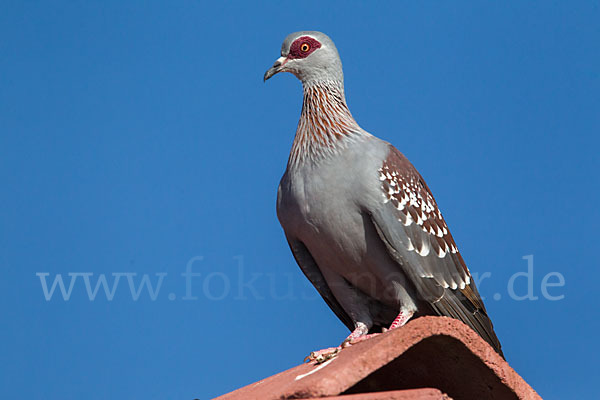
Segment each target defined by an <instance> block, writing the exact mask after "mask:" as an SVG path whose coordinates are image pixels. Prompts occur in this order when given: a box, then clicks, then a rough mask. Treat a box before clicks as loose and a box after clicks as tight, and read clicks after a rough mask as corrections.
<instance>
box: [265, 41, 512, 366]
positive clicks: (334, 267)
mask: <svg viewBox="0 0 600 400" xmlns="http://www.w3.org/2000/svg"><path fill="white" fill-rule="evenodd" d="M281 55H282V56H281V58H280V59H278V60H277V62H276V63H275V65H274V66H273V67H272V68H271V69H269V70H268V71H267V73H266V74H265V80H266V79H269V78H270V77H271V76H273V75H274V74H276V73H278V72H292V73H293V74H294V75H296V76H297V77H298V78H299V79H300V80H301V81H302V83H303V88H304V102H303V107H302V113H301V117H300V122H299V123H298V128H297V131H296V137H295V140H294V144H293V146H292V150H291V153H290V159H289V161H288V166H287V169H286V171H285V174H284V176H283V178H282V180H281V183H280V186H279V190H278V195H277V214H278V217H279V220H280V222H281V225H282V227H283V229H284V231H285V235H286V238H287V240H288V243H289V245H290V248H291V249H292V252H293V254H294V257H295V258H296V261H297V262H298V264H299V266H300V268H301V269H302V271H303V272H304V274H305V275H306V276H307V278H308V279H309V280H310V281H311V283H312V284H313V285H314V286H315V287H316V289H317V290H318V292H319V293H320V295H321V296H322V297H323V298H324V300H325V301H326V303H327V304H328V305H329V307H330V308H331V309H332V310H333V311H334V312H335V314H336V315H337V316H338V318H340V320H342V322H343V323H344V324H345V325H346V326H347V327H348V328H349V329H350V330H351V331H353V335H355V336H354V337H358V336H362V335H364V334H366V333H367V332H374V331H380V330H381V329H382V328H387V326H389V325H390V324H391V323H392V321H394V318H395V317H396V316H398V315H405V316H407V318H406V319H408V318H410V317H411V316H413V315H417V316H418V315H428V314H431V315H446V316H449V317H453V318H457V319H459V320H461V321H463V322H464V323H466V324H467V325H469V326H470V327H471V328H473V329H474V330H475V331H476V332H478V333H479V334H480V335H481V336H482V337H483V338H484V339H485V340H487V341H488V342H489V343H490V344H491V345H492V346H493V347H494V348H495V349H496V351H498V352H499V353H500V354H502V351H501V348H500V343H499V341H498V339H497V337H496V335H495V333H494V330H493V327H492V324H491V321H490V320H489V318H488V316H487V313H486V310H485V307H484V306H483V303H482V301H481V298H480V296H479V293H478V292H477V289H476V287H475V284H474V282H472V280H471V275H470V273H469V271H468V269H467V267H466V265H465V263H464V261H463V259H462V257H461V255H460V253H459V252H458V249H457V247H456V244H455V242H454V239H453V238H452V236H451V234H450V232H449V230H448V227H447V225H446V223H445V221H444V219H443V218H442V215H441V213H440V212H439V209H438V207H437V204H436V202H435V200H434V198H433V195H432V194H431V191H430V190H429V188H428V187H427V185H426V184H425V182H424V180H423V178H422V177H421V176H420V174H419V173H418V172H417V170H416V169H415V168H414V167H413V166H412V164H410V162H409V161H408V160H407V159H406V158H405V157H404V156H403V155H402V154H401V153H400V152H399V151H398V150H396V149H395V148H394V147H393V146H392V145H390V144H389V143H387V142H385V141H382V140H380V139H378V138H376V137H375V136H373V135H371V134H369V133H368V132H366V131H364V130H363V129H362V128H360V126H359V125H358V124H357V123H356V121H355V120H354V118H353V117H352V115H351V113H350V111H349V110H348V107H347V105H346V101H345V96H344V86H343V72H342V66H341V61H340V59H339V56H338V53H337V49H336V48H335V45H334V44H333V42H332V41H331V40H330V39H329V38H328V37H327V36H326V35H324V34H322V33H320V32H309V31H305V32H297V33H293V34H291V35H289V36H288V37H287V38H286V39H285V41H284V43H283V46H282V51H281Z"/></svg>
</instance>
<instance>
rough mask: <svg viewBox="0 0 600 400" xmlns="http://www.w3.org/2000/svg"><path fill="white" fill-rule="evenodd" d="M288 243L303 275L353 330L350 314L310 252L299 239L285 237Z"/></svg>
mask: <svg viewBox="0 0 600 400" xmlns="http://www.w3.org/2000/svg"><path fill="white" fill-rule="evenodd" d="M287 240H288V244H289V245H290V249H291V250H292V254H294V258H295V259H296V262H297V263H298V265H299V266H300V269H301V270H302V272H304V275H306V277H307V278H308V280H309V281H310V282H311V283H312V284H313V286H314V287H315V288H316V289H317V291H318V292H319V294H320V295H321V297H323V300H325V303H327V305H328V306H329V308H331V310H333V312H334V313H335V315H337V317H338V318H339V319H340V321H342V322H343V323H344V325H346V326H347V327H348V329H349V330H351V331H352V330H354V328H355V326H354V322H352V319H351V318H350V316H349V315H348V314H347V313H346V311H344V309H343V308H342V306H341V305H340V303H339V302H338V301H337V299H336V298H335V296H334V295H333V292H332V291H331V288H330V287H329V285H328V284H327V282H326V281H325V278H324V277H323V274H322V273H321V270H320V269H319V266H318V265H317V263H316V262H315V259H314V258H313V256H312V255H311V254H310V252H309V251H308V249H307V248H306V246H305V245H304V243H302V242H301V241H300V240H295V239H292V238H290V237H287Z"/></svg>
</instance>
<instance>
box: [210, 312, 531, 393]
mask: <svg viewBox="0 0 600 400" xmlns="http://www.w3.org/2000/svg"><path fill="white" fill-rule="evenodd" d="M415 389H418V390H415ZM322 397H327V398H329V399H339V400H346V399H347V400H359V399H360V400H367V399H369V400H375V399H388V400H392V399H396V400H399V399H402V400H409V399H448V398H452V399H455V400H460V399H541V397H540V396H539V395H538V394H537V393H536V392H535V390H533V389H532V388H531V387H530V386H529V385H528V384H527V382H525V381H524V380H523V378H521V377H520V376H519V375H518V374H517V373H516V372H515V371H514V370H513V369H512V368H511V367H510V365H508V363H507V362H506V361H504V359H503V358H502V357H500V356H499V355H498V354H497V353H496V352H495V351H494V350H493V349H492V347H491V346H490V345H489V344H487V343H486V342H485V341H484V340H483V339H482V338H481V337H479V335H477V334H476V333H475V332H474V331H472V330H471V329H470V328H469V327H467V326H466V325H464V324H463V323H462V322H460V321H458V320H456V319H452V318H446V317H422V318H417V319H415V320H413V321H411V322H409V323H408V324H406V325H405V326H403V327H402V328H399V329H395V330H392V331H389V332H387V333H384V334H381V335H379V336H376V337H374V338H372V339H368V340H366V341H364V342H361V343H358V344H356V345H354V346H351V347H348V348H345V349H343V350H342V351H341V352H340V353H339V354H338V355H337V356H336V357H335V358H333V359H332V360H329V361H327V362H325V363H323V364H321V365H317V364H315V363H310V364H301V365H298V366H297V367H294V368H291V369H289V370H287V371H283V372H281V373H279V374H277V375H273V376H271V377H268V378H266V379H263V380H261V381H258V382H256V383H253V384H250V385H248V386H245V387H243V388H241V389H238V390H235V391H233V392H231V393H227V394H225V395H223V396H220V397H218V398H217V399H218V400H237V399H265V400H269V399H313V398H322Z"/></svg>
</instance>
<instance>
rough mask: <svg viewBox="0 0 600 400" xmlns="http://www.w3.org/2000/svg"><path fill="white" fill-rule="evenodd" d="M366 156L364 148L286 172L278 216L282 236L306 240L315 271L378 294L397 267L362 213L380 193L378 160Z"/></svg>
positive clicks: (376, 295)
mask: <svg viewBox="0 0 600 400" xmlns="http://www.w3.org/2000/svg"><path fill="white" fill-rule="evenodd" d="M368 155H369V154H368V153H367V154H365V152H364V151H363V152H362V153H361V154H360V155H358V154H348V155H346V157H345V158H341V159H338V160H335V162H331V163H324V164H322V165H319V166H310V167H306V168H305V169H298V170H295V171H290V170H288V171H287V172H286V174H285V175H284V177H283V179H282V181H281V184H280V187H279V193H278V216H279V219H280V222H281V224H282V226H283V228H284V230H285V231H286V234H288V236H290V237H294V238H298V239H299V240H301V241H302V242H303V243H304V244H305V246H306V247H307V249H308V250H309V252H310V253H311V255H312V256H313V257H314V259H315V261H316V262H317V264H318V265H319V268H320V269H329V270H330V271H331V272H334V273H335V274H336V275H341V276H343V277H344V278H345V279H346V280H347V281H348V282H350V283H352V284H353V285H354V286H357V287H359V288H361V289H362V290H363V291H364V292H365V293H368V294H370V295H371V296H372V297H375V298H377V297H379V296H378V294H379V293H382V292H383V291H385V285H386V283H385V279H384V277H385V276H386V275H387V274H389V273H390V271H391V270H393V269H396V267H395V266H394V265H393V261H392V260H391V259H390V258H389V256H387V251H386V249H385V247H384V244H383V243H382V242H381V240H380V239H379V238H378V235H377V233H376V231H375V230H374V227H373V226H372V223H371V222H370V218H369V217H368V215H366V214H365V212H364V206H365V204H366V203H368V202H369V201H372V200H371V199H372V198H373V197H374V196H379V197H381V194H380V192H379V186H378V184H379V180H378V175H377V169H378V166H377V161H376V160H368V159H366V160H365V157H368ZM371 164H372V165H371ZM370 171H372V173H371V172H370ZM365 182H367V184H366V185H365ZM371 183H372V187H370V186H371ZM379 197H377V200H380V199H379ZM381 300H384V299H381Z"/></svg>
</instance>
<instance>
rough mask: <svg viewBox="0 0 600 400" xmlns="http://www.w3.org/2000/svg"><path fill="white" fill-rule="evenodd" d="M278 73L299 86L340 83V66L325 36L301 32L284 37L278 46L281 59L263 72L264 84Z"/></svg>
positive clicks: (335, 51)
mask: <svg viewBox="0 0 600 400" xmlns="http://www.w3.org/2000/svg"><path fill="white" fill-rule="evenodd" d="M278 72H291V73H292V74H294V75H296V77H297V78H298V79H300V80H301V81H302V82H303V83H311V82H318V81H340V82H341V81H342V80H343V79H344V74H343V72H342V62H341V61H340V56H339V55H338V52H337V49H336V48H335V45H334V44H333V41H332V40H331V39H329V36H327V35H325V34H324V33H321V32H315V31H302V32H295V33H292V34H290V35H288V36H287V37H286V38H285V40H284V41H283V45H282V46H281V57H279V58H278V59H277V61H275V64H274V65H273V66H272V67H271V68H269V69H268V70H267V72H265V77H264V80H265V81H266V80H267V79H269V78H270V77H272V76H273V75H275V74H277V73H278Z"/></svg>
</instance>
